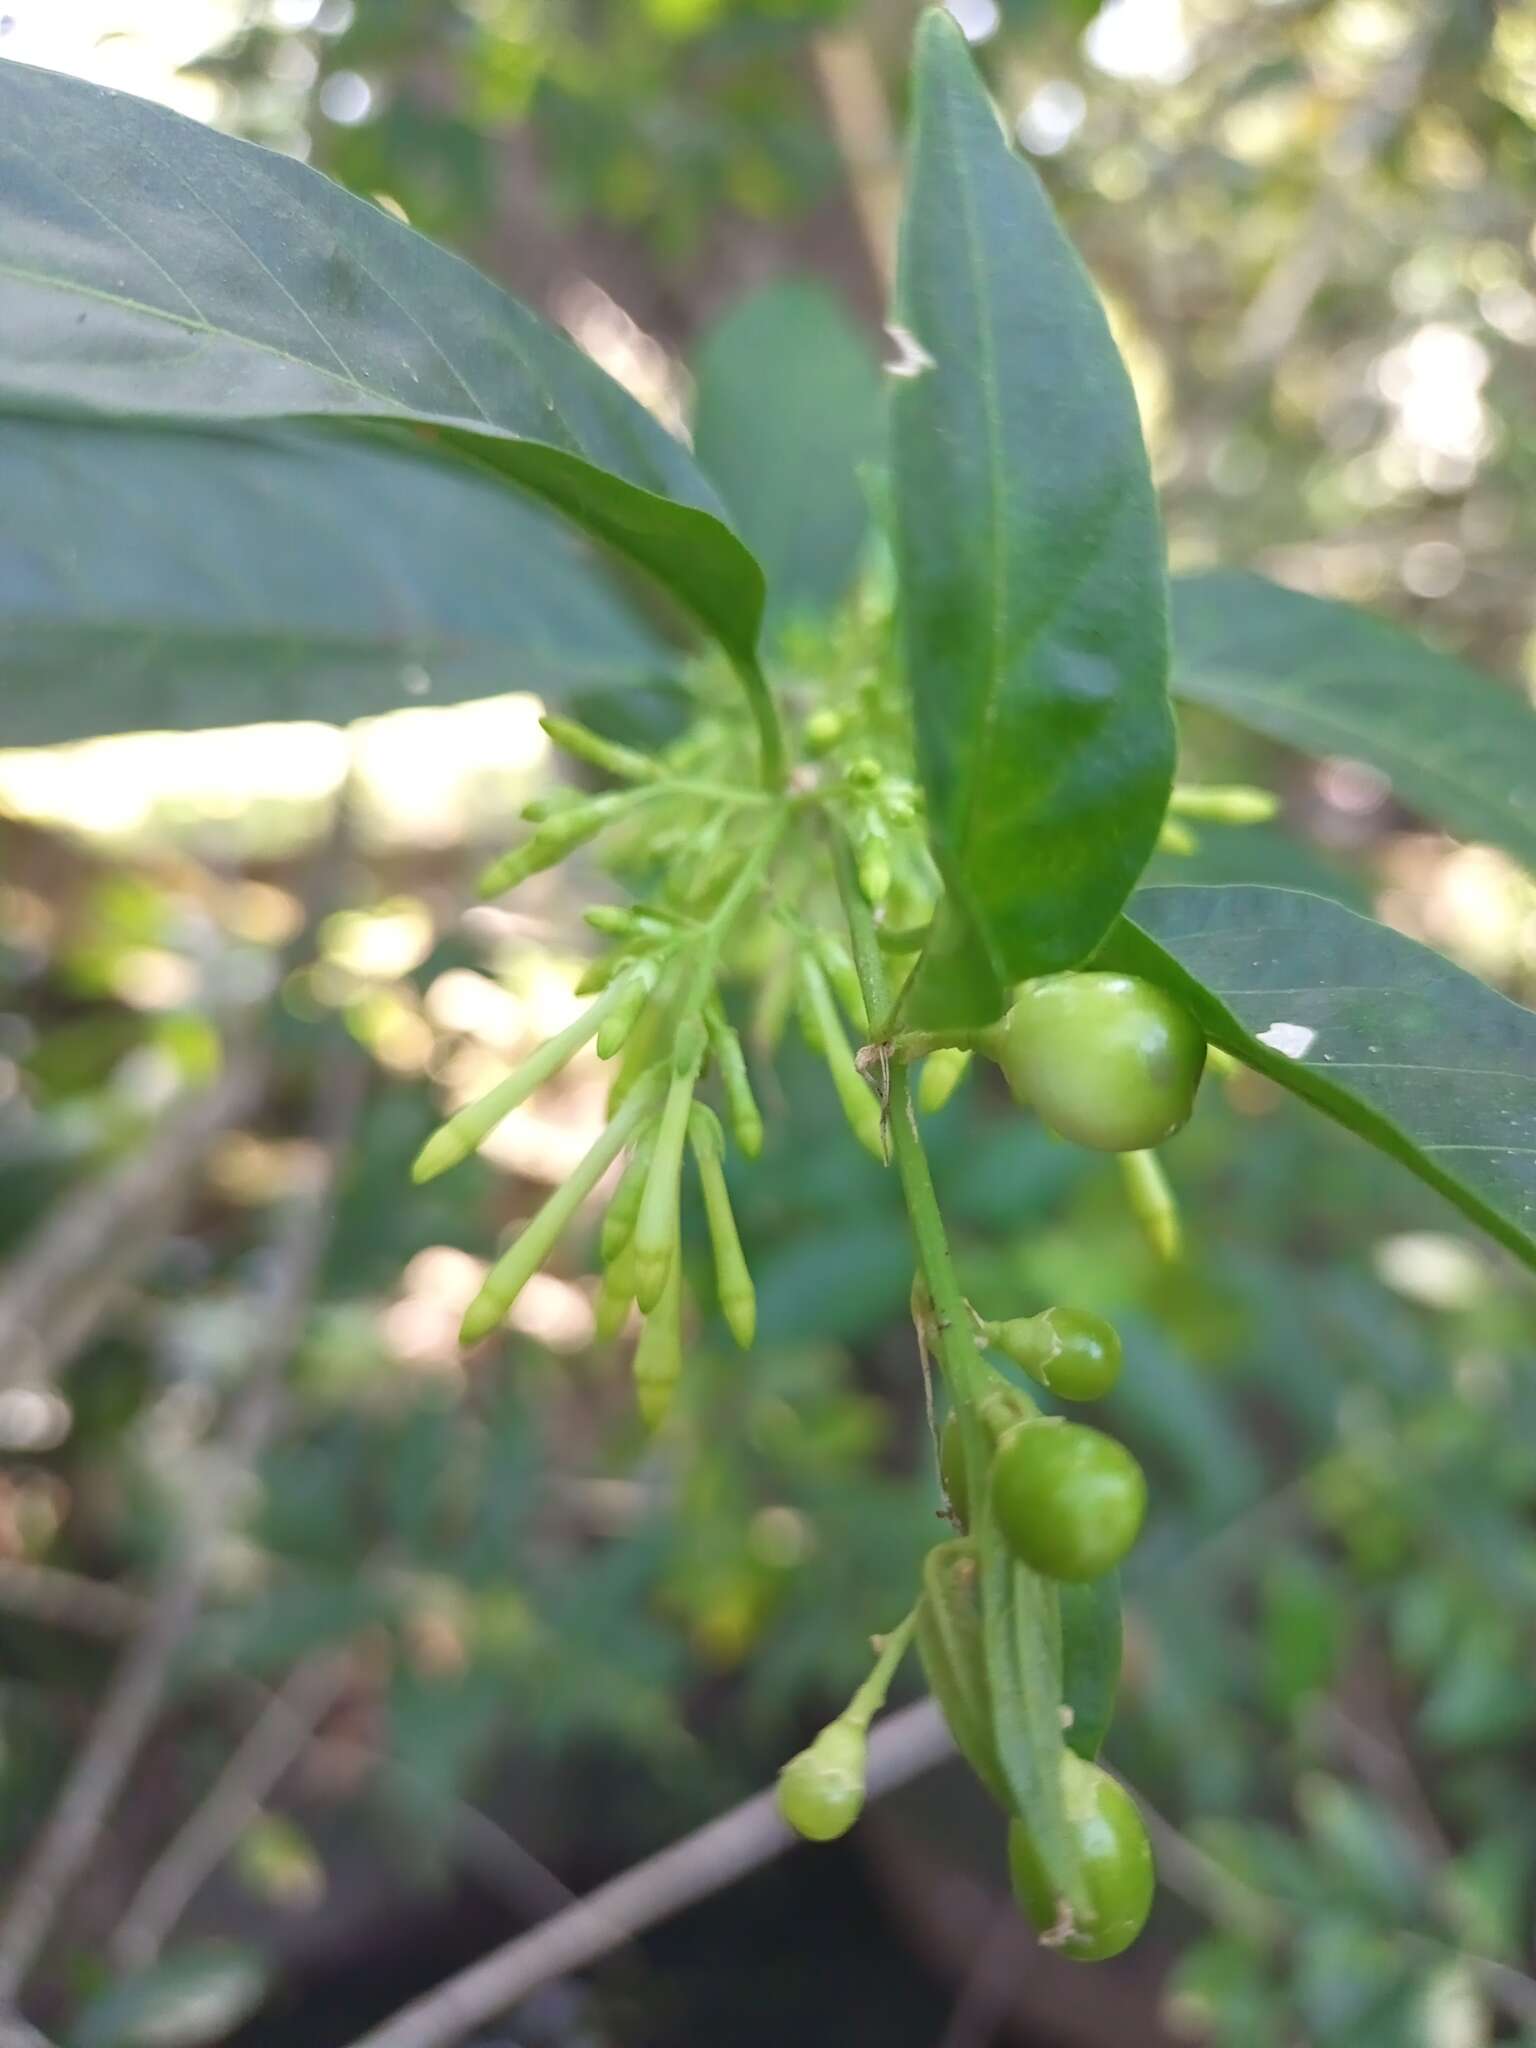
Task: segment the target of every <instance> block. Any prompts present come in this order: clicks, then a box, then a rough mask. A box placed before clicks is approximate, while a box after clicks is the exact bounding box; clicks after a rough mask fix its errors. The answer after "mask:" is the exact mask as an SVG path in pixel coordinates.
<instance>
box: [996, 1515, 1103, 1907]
mask: <svg viewBox="0 0 1536 2048" xmlns="http://www.w3.org/2000/svg"><path fill="white" fill-rule="evenodd" d="M976 1547H977V1551H978V1553H979V1556H980V1561H981V1626H982V1649H983V1654H984V1658H985V1662H986V1671H987V1685H988V1690H989V1692H990V1694H991V1700H992V1735H993V1741H994V1743H995V1745H996V1750H997V1762H998V1768H999V1770H1000V1771H1001V1773H1002V1776H1003V1780H1004V1783H1005V1785H1006V1786H1007V1789H1008V1792H1009V1794H1010V1802H1011V1804H1012V1806H1013V1810H1014V1812H1015V1813H1016V1814H1018V1816H1019V1818H1020V1819H1021V1820H1022V1821H1023V1823H1024V1825H1025V1827H1026V1828H1027V1829H1028V1830H1029V1834H1030V1839H1031V1840H1032V1841H1033V1843H1034V1845H1035V1851H1036V1854H1037V1855H1038V1856H1039V1858H1040V1862H1041V1866H1042V1867H1043V1868H1044V1870H1045V1871H1046V1872H1047V1874H1048V1875H1049V1877H1050V1879H1051V1882H1052V1884H1053V1885H1054V1886H1055V1888H1056V1890H1057V1892H1058V1894H1059V1895H1060V1896H1061V1897H1062V1898H1063V1899H1066V1900H1068V1901H1070V1902H1071V1903H1073V1904H1074V1905H1077V1906H1079V1907H1080V1906H1081V1903H1082V1901H1081V1897H1080V1891H1079V1887H1080V1885H1081V1881H1082V1870H1081V1866H1080V1863H1079V1860H1078V1855H1077V1849H1076V1845H1075V1843H1074V1841H1073V1839H1072V1835H1071V1831H1070V1830H1069V1828H1068V1826H1067V1814H1066V1807H1065V1805H1064V1803H1063V1800H1062V1793H1061V1761H1062V1747H1063V1737H1062V1726H1061V1707H1062V1698H1061V1623H1060V1615H1059V1613H1058V1611H1057V1608H1056V1597H1055V1589H1054V1587H1052V1586H1050V1585H1049V1584H1047V1582H1046V1581H1045V1580H1044V1579H1042V1578H1039V1577H1038V1576H1037V1575H1036V1574H1035V1573H1034V1572H1031V1571H1027V1570H1026V1569H1025V1568H1024V1566H1023V1565H1021V1564H1016V1563H1015V1562H1014V1560H1013V1558H1012V1557H1011V1555H1010V1554H1009V1552H1008V1550H1007V1548H1006V1547H1005V1545H1004V1543H1003V1540H1002V1538H1001V1536H1000V1535H999V1534H998V1532H997V1526H996V1524H995V1523H994V1521H993V1519H992V1515H991V1511H990V1507H989V1506H988V1505H987V1504H986V1503H985V1501H984V1502H983V1504H982V1505H981V1507H980V1508H979V1509H978V1512H977V1517H976Z"/></svg>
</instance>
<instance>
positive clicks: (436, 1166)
mask: <svg viewBox="0 0 1536 2048" xmlns="http://www.w3.org/2000/svg"><path fill="white" fill-rule="evenodd" d="M622 994H623V987H622V984H618V983H616V984H615V985H614V986H612V987H611V988H608V989H605V990H604V992H603V994H602V995H600V996H599V997H598V999H597V1001H596V1002H595V1003H593V1004H591V1005H590V1006H589V1007H588V1008H587V1009H585V1010H583V1011H582V1013H581V1015H580V1016H579V1017H577V1018H575V1019H574V1020H573V1021H572V1022H571V1023H569V1024H567V1025H566V1027H565V1029H564V1030H563V1031H557V1032H556V1033H555V1035H554V1037H553V1038H546V1039H545V1041H544V1043H543V1044H542V1045H541V1046H540V1047H539V1049H538V1051H537V1052H531V1053H530V1054H529V1055H528V1057H527V1059H525V1060H523V1061H521V1062H520V1063H519V1064H518V1065H517V1066H515V1067H514V1068H513V1069H512V1071H511V1073H510V1074H508V1075H507V1076H506V1078H505V1079H504V1080H501V1081H498V1082H497V1083H496V1085H495V1087H494V1088H488V1089H487V1090H486V1092H485V1093H484V1095H482V1096H480V1097H479V1098H478V1100H476V1101H474V1102H469V1103H466V1104H465V1106H464V1107H463V1109H461V1110H458V1111H456V1112H455V1113H454V1115H452V1116H451V1117H449V1119H448V1121H447V1123H445V1124H444V1125H443V1127H442V1129H441V1130H437V1131H434V1132H433V1133H432V1135H431V1137H430V1138H428V1140H427V1142H426V1143H425V1145H423V1146H422V1148H421V1150H420V1151H419V1152H418V1153H417V1154H416V1157H415V1160H414V1161H413V1162H412V1165H411V1179H412V1180H414V1181H417V1182H421V1181H428V1180H436V1178H437V1176H438V1175H439V1174H440V1173H446V1172H447V1171H448V1169H449V1168H450V1167H451V1166H457V1165H458V1164H459V1162H460V1161H461V1160H463V1159H467V1158H468V1157H469V1155H470V1153H471V1152H473V1151H475V1149H476V1148H477V1147H478V1146H480V1145H483V1144H484V1143H485V1141H486V1139H487V1138H488V1137H489V1136H490V1135H491V1133H492V1131H494V1130H495V1128H496V1126H497V1125H498V1124H499V1123H500V1122H501V1121H502V1120H503V1118H505V1117H509V1116H510V1115H511V1114H512V1112H513V1110H514V1109H516V1108H517V1107H518V1105H519V1104H520V1103H523V1102H526V1101H527V1099H528V1097H529V1096H530V1095H531V1094H532V1093H533V1091H534V1090H535V1088H542V1087H543V1085H544V1083H545V1082H546V1081H551V1080H553V1079H554V1077H555V1075H556V1074H558V1073H559V1072H560V1069H561V1068H562V1067H563V1066H564V1065H565V1064H566V1062H567V1061H568V1060H569V1059H571V1058H572V1056H573V1055H574V1054H576V1053H578V1052H580V1050H581V1048H582V1047H583V1046H584V1045H585V1044H586V1042H587V1040H588V1039H589V1038H591V1037H593V1036H594V1035H595V1034H596V1032H597V1031H598V1030H599V1029H600V1027H601V1025H602V1023H603V1019H604V1018H605V1017H607V1016H608V1015H609V1013H610V1012H611V1011H612V1010H613V1008H614V1006H615V1004H616V1003H617V1002H618V1001H619V1000H620V998H621V996H622Z"/></svg>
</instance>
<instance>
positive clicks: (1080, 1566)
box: [992, 1418, 1147, 1580]
mask: <svg viewBox="0 0 1536 2048" xmlns="http://www.w3.org/2000/svg"><path fill="white" fill-rule="evenodd" d="M1146 1508H1147V1482H1146V1479H1145V1477H1144V1476H1143V1473H1142V1470H1141V1467H1140V1466H1139V1465H1138V1464H1137V1462H1136V1460H1135V1459H1134V1458H1133V1457H1132V1456H1131V1454H1130V1452H1129V1451H1128V1450H1127V1449H1126V1448H1125V1446H1124V1444H1120V1443H1116V1441H1115V1439H1114V1438H1113V1437H1111V1436H1105V1434H1104V1432H1103V1431H1102V1430H1098V1429H1088V1428H1086V1427H1085V1426H1084V1425H1083V1424H1082V1423H1080V1422H1057V1421H1054V1420H1051V1419H1047V1418H1041V1419H1040V1420H1038V1421H1034V1422H1023V1423H1020V1424H1019V1426H1018V1427H1017V1428H1016V1429H1013V1430H1010V1431H1009V1433H1008V1435H1007V1436H1006V1437H1005V1438H1004V1439H1003V1441H1002V1443H1001V1444H1000V1445H999V1446H998V1451H997V1456H996V1458H995V1459H994V1461H993V1465H992V1512H993V1514H994V1516H995V1517H996V1520H997V1526H998V1528H999V1529H1000V1530H1001V1532H1002V1536H1003V1540H1004V1542H1005V1543H1006V1544H1007V1545H1008V1547H1009V1549H1010V1550H1011V1551H1012V1552H1013V1554H1014V1556H1015V1557H1017V1558H1018V1559H1019V1561H1020V1563H1021V1564H1027V1565H1028V1566H1029V1567H1030V1569H1031V1570H1032V1571H1037V1572H1040V1573H1041V1574H1042V1575H1043V1576H1044V1577H1046V1578H1050V1579H1069V1580H1077V1579H1097V1578H1102V1577H1103V1575H1104V1573H1105V1572H1109V1571H1113V1570H1114V1568H1115V1566H1116V1565H1117V1564H1119V1562H1120V1560H1121V1559H1122V1558H1123V1557H1124V1556H1125V1555H1126V1553H1127V1551H1128V1550H1129V1549H1130V1548H1131V1545H1132V1544H1133V1543H1134V1542H1135V1541H1136V1538H1137V1536H1138V1535H1139V1534H1140V1531H1141V1523H1142V1517H1143V1516H1144V1515H1145V1513H1146Z"/></svg>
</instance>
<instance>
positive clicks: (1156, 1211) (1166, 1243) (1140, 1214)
mask: <svg viewBox="0 0 1536 2048" xmlns="http://www.w3.org/2000/svg"><path fill="white" fill-rule="evenodd" d="M1120 1171H1121V1174H1122V1175H1123V1176H1124V1179H1125V1193H1126V1199H1127V1200H1128V1201H1129V1203H1130V1205H1131V1214H1132V1215H1133V1216H1134V1217H1135V1218H1136V1221H1137V1222H1138V1223H1139V1224H1140V1225H1141V1227H1142V1230H1143V1232H1144V1233H1145V1235H1146V1239H1147V1243H1148V1244H1149V1245H1151V1247H1152V1249H1153V1251H1155V1252H1156V1253H1157V1256H1158V1257H1159V1258H1160V1259H1167V1260H1169V1261H1170V1262H1171V1261H1173V1260H1174V1259H1176V1258H1178V1256H1179V1254H1180V1253H1181V1252H1182V1251H1183V1249H1184V1228H1183V1225H1182V1224H1181V1223H1180V1221H1179V1199H1178V1196H1177V1195H1175V1193H1174V1192H1173V1189H1172V1187H1171V1186H1170V1184H1169V1180H1168V1176H1167V1174H1166V1173H1164V1171H1163V1166H1162V1161H1161V1160H1160V1159H1159V1158H1158V1156H1157V1154H1156V1153H1155V1152H1122V1153H1121V1154H1120Z"/></svg>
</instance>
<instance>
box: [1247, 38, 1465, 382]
mask: <svg viewBox="0 0 1536 2048" xmlns="http://www.w3.org/2000/svg"><path fill="white" fill-rule="evenodd" d="M1443 27H1444V22H1443V20H1442V19H1441V15H1440V12H1439V11H1438V10H1437V11H1435V12H1433V13H1432V16H1431V19H1430V21H1429V23H1428V25H1427V26H1426V27H1425V28H1424V29H1423V30H1422V31H1421V32H1420V33H1419V34H1418V35H1415V36H1413V37H1411V38H1410V39H1409V41H1408V42H1407V43H1405V44H1404V46H1403V48H1402V49H1401V50H1399V51H1398V52H1397V54H1396V55H1395V56H1394V57H1392V58H1390V59H1389V60H1388V62H1387V63H1385V64H1384V65H1383V66H1382V68H1381V72H1380V74H1379V75H1378V77H1377V79H1376V81H1375V84H1374V86H1373V88H1372V90H1371V91H1370V92H1369V93H1367V94H1365V95H1364V97H1363V98H1362V99H1361V100H1360V101H1359V102H1358V104H1357V105H1356V106H1355V108H1354V109H1353V111H1352V112H1351V114H1350V116H1349V118H1348V120H1346V121H1345V122H1344V123H1343V125H1342V126H1341V127H1340V130H1339V132H1338V134H1337V136H1335V138H1334V140H1333V142H1332V144H1331V146H1330V147H1329V149H1328V150H1327V152H1326V154H1325V157H1324V163H1323V172H1324V179H1325V182H1324V185H1323V188H1322V190H1321V191H1320V192H1319V194H1318V196H1317V198H1316V199H1315V200H1314V202H1313V205H1312V209H1311V211H1310V212H1309V213H1308V215H1307V217H1306V220H1305V221H1304V222H1303V223H1302V226H1301V228H1300V229H1299V230H1298V232H1297V235H1296V238H1295V241H1294V242H1293V244H1292V247H1291V250H1290V253H1289V254H1288V255H1287V256H1285V257H1283V258H1282V259H1281V261H1280V262H1279V263H1277V264H1276V265H1275V267H1274V269H1273V270H1272V271H1271V272H1270V274H1269V276H1268V277H1267V278H1266V279H1265V280H1264V284H1263V286H1262V287H1261V289H1260V290H1259V292H1258V293H1257V295H1256V296H1255V298H1254V299H1253V301H1252V303H1251V304H1250V306H1249V308H1248V310H1247V312H1246V313H1245V314H1244V316H1243V319H1242V323H1241V325H1240V326H1239V328H1238V330H1237V338H1236V342H1235V345H1234V349H1233V356H1234V361H1235V363H1236V366H1237V377H1238V381H1239V384H1240V385H1241V386H1245V387H1246V386H1248V385H1250V384H1256V383H1261V382H1262V381H1263V379H1264V377H1265V376H1266V375H1267V374H1268V373H1269V371H1271V370H1272V369H1274V367H1275V365H1276V364H1277V363H1278V362H1279V361H1280V359H1281V357H1282V356H1284V354H1285V353H1286V351H1287V349H1289V347H1290V346H1291V344H1292V342H1293V341H1295V339H1296V337H1297V335H1298V334H1299V333H1300V332H1301V329H1302V326H1303V324H1304V323H1305V321H1306V318H1307V315H1308V313H1309V312H1310V311H1311V310H1312V305H1313V302H1314V300H1315V299H1316V298H1317V295H1318V293H1319V292H1320V291H1321V290H1322V289H1323V286H1324V285H1325V284H1326V283H1327V282H1328V280H1329V278H1330V277H1331V276H1332V275H1333V270H1334V266H1335V264H1337V263H1338V262H1339V261H1340V260H1341V257H1342V255H1343V247H1342V243H1341V238H1340V236H1339V233H1338V229H1339V227H1340V225H1341V223H1342V220H1343V218H1344V217H1345V215H1346V213H1347V211H1348V201H1349V197H1350V194H1351V188H1352V187H1353V186H1354V185H1355V184H1356V183H1357V182H1358V180H1359V179H1360V177H1361V176H1362V175H1363V173H1364V172H1366V171H1367V170H1369V169H1370V167H1371V164H1372V163H1373V162H1374V161H1375V159H1376V157H1377V156H1378V155H1379V154H1380V153H1381V151H1382V150H1383V149H1385V148H1386V146H1387V145H1388V143H1390V142H1391V141H1392V139H1393V137H1394V136H1395V135H1396V134H1397V132H1398V130H1399V129H1400V128H1401V127H1402V125H1403V123H1404V122H1405V121H1406V120H1407V118H1408V116H1409V115H1410V114H1411V113H1412V112H1413V109H1414V107H1415V106H1416V105H1417V104H1418V99H1419V94H1420V91H1421V90H1422V87H1423V84H1424V79H1425V75H1426V73H1427V72H1428V70H1429V67H1430V64H1431V62H1432V61H1433V58H1434V54H1435V48H1436V45H1437V43H1438V42H1439V38H1440V32H1441V30H1442V28H1443Z"/></svg>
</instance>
